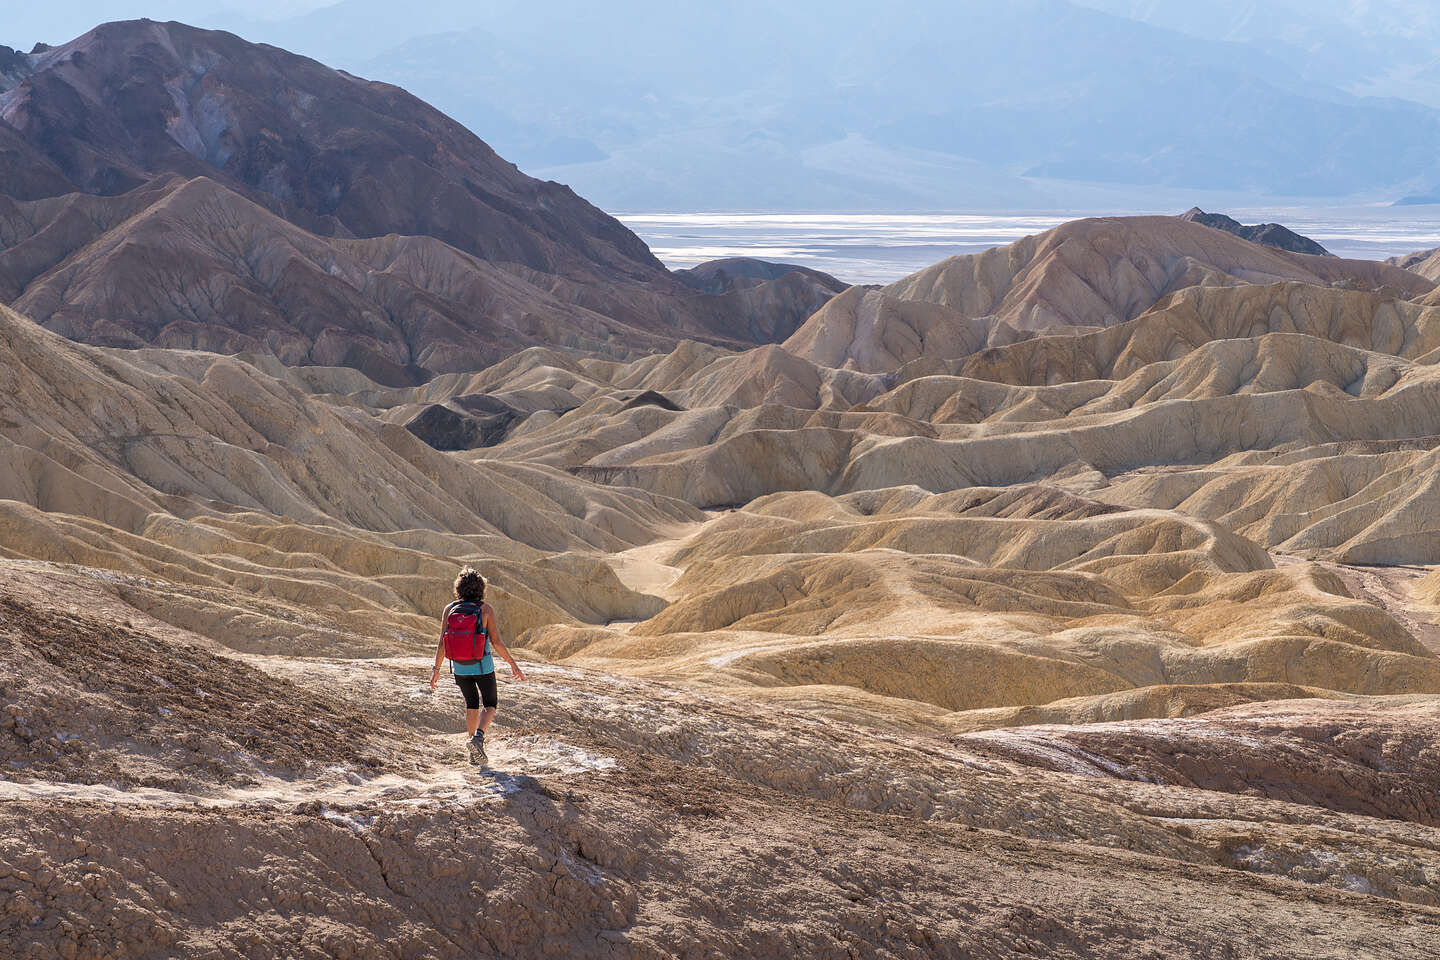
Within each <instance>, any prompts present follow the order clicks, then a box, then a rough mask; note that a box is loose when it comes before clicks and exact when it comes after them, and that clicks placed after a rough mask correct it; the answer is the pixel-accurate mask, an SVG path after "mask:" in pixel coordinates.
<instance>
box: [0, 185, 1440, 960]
mask: <svg viewBox="0 0 1440 960" xmlns="http://www.w3.org/2000/svg"><path fill="white" fill-rule="evenodd" d="M185 189H190V188H188V187H187V188H185ZM182 194H183V191H181V192H177V193H176V194H174V196H176V197H179V196H182ZM245 202H248V201H245ZM1194 231H1200V232H1201V233H1195V232H1194ZM347 242H350V243H352V244H353V245H354V247H355V249H357V250H358V249H360V248H361V247H363V246H364V243H363V242H360V241H347ZM357 256H359V254H357ZM1142 261H1143V262H1142ZM1142 266H1143V268H1144V269H1142ZM1146 271H1149V272H1146ZM992 273H993V276H992ZM962 275H963V277H962ZM1137 277H1138V278H1139V279H1137ZM927 278H928V279H927ZM965 278H971V279H975V282H976V283H979V282H980V280H983V281H984V283H985V284H988V286H986V287H985V290H986V291H988V292H984V296H983V297H981V299H982V300H984V301H985V303H987V304H989V305H988V306H986V307H985V308H984V310H985V311H986V312H978V311H974V310H970V309H969V308H967V307H963V304H964V303H967V302H969V300H967V299H966V298H972V297H980V296H981V292H983V291H981V292H977V291H979V287H973V286H967V284H969V283H970V279H965ZM976 278H978V279H976ZM942 281H943V282H942ZM1191 281H1193V282H1191ZM761 282H771V281H764V280H762V281H761ZM1073 283H1080V284H1081V285H1082V286H1085V287H1086V288H1087V289H1092V291H1099V293H1098V294H1097V296H1100V299H1101V300H1103V301H1105V304H1108V305H1105V306H1103V307H1095V304H1093V303H1092V304H1090V306H1086V305H1085V304H1084V303H1083V302H1081V301H1078V300H1076V301H1072V300H1071V299H1070V298H1069V297H1068V295H1067V294H1066V292H1065V291H1066V290H1067V289H1069V286H1070V285H1071V284H1073ZM748 289H750V288H749V287H746V286H744V285H743V284H741V285H739V286H737V288H736V289H734V290H731V291H730V293H731V294H734V293H744V292H746V291H747V290H748ZM947 290H948V291H951V293H948V294H947V293H945V292H944V291H947ZM1433 290H1434V287H1433V284H1432V283H1431V281H1429V280H1426V279H1424V278H1423V277H1421V276H1419V275H1417V274H1412V273H1406V272H1405V271H1403V270H1400V269H1399V268H1392V267H1382V266H1381V265H1378V264H1364V263H1357V262H1353V261H1344V260H1339V259H1336V258H1331V257H1304V256H1300V255H1294V254H1288V253H1284V252H1283V251H1276V250H1271V249H1268V248H1262V247H1259V246H1256V245H1254V244H1248V243H1246V242H1245V241H1243V240H1240V239H1238V238H1235V237H1231V236H1229V235H1228V234H1224V233H1220V232H1217V231H1214V230H1210V229H1208V228H1205V227H1201V226H1198V225H1195V224H1189V223H1185V222H1183V221H1177V220H1174V219H1173V218H1155V220H1154V221H1152V220H1151V219H1149V218H1141V219H1138V220H1118V221H1090V222H1085V223H1081V224H1078V225H1075V224H1072V225H1068V226H1067V227H1062V228H1060V229H1059V230H1057V231H1053V232H1052V233H1051V234H1048V235H1045V236H1042V237H1038V238H1032V239H1031V240H1027V241H1023V242H1021V243H1020V244H1016V245H1014V246H1013V247H1012V248H1010V249H1009V250H1008V251H1004V252H992V253H991V254H988V255H982V256H981V257H978V258H974V259H973V260H971V261H967V262H965V263H963V264H962V263H957V262H955V261H950V262H947V265H943V266H942V268H939V269H937V270H935V271H927V272H926V274H925V275H922V276H920V277H917V278H912V279H911V280H910V281H907V282H903V283H901V284H899V285H896V286H895V287H892V288H890V289H889V290H887V291H880V292H866V291H855V290H852V291H849V292H847V293H845V294H842V295H841V296H840V297H838V298H836V300H835V301H833V302H832V303H831V304H830V305H828V306H827V307H825V308H824V309H822V310H820V311H819V312H818V313H816V314H815V315H814V316H813V317H811V318H810V320H809V321H808V322H807V323H806V324H805V326H804V327H803V328H802V330H801V331H800V332H799V333H797V334H796V336H795V337H793V338H791V339H790V340H789V341H788V342H787V343H785V344H783V345H770V346H765V347H759V348H755V349H749V350H744V351H735V350H730V349H726V348H725V347H723V346H719V345H716V344H705V343H699V342H695V341H685V342H682V343H680V344H679V345H678V346H675V347H674V348H673V349H669V348H667V349H662V350H660V351H658V352H655V353H652V354H650V355H647V356H644V357H640V358H638V359H625V358H619V359H617V358H616V357H615V356H614V355H613V353H612V354H607V353H603V352H598V351H587V350H582V349H577V348H573V347H564V346H559V345H556V346H550V347H531V348H529V349H525V350H522V351H519V352H517V353H514V354H512V355H510V356H509V357H507V358H506V359H505V360H503V361H502V362H500V363H497V364H493V365H491V366H489V367H486V368H484V369H480V370H470V369H466V370H455V371H453V372H450V373H445V374H442V375H439V376H435V377H434V378H432V379H430V380H429V381H428V382H426V383H424V384H421V385H418V386H399V387H396V386H384V385H381V384H379V383H377V382H375V381H374V380H372V379H370V378H368V377H366V376H365V375H364V374H363V373H362V372H360V371H358V370H355V369H353V368H346V367H335V366H321V365H315V364H310V365H306V366H287V365H285V364H282V363H281V362H279V361H278V360H277V359H276V357H275V356H273V355H270V354H268V353H260V352H256V353H253V354H248V355H241V356H221V355H218V354H215V353H207V352H201V351H185V350H176V349H159V348H148V349H141V350H119V349H113V348H102V347H95V346H85V345H79V344H75V343H72V342H70V341H68V340H66V339H64V338H62V337H60V336H59V335H57V334H55V333H53V332H50V331H47V330H45V329H43V328H41V327H40V326H37V325H35V324H34V323H32V322H31V321H29V320H28V319H26V318H24V317H22V316H20V315H18V314H15V313H12V312H9V311H5V310H3V309H0V338H3V344H4V346H5V348H6V350H5V352H6V355H7V357H9V358H10V361H9V362H7V363H6V364H4V365H0V378H3V382H0V386H3V388H4V389H3V390H0V450H3V451H4V454H5V455H4V457H3V458H0V531H3V537H0V553H3V556H4V558H5V559H4V560H3V561H0V641H3V645H0V657H3V658H4V677H5V679H4V681H3V683H4V690H3V692H4V695H5V698H6V702H7V705H8V706H9V708H10V709H8V711H7V714H6V716H7V717H8V718H9V719H8V720H5V721H3V723H5V724H8V726H6V727H5V728H4V729H0V762H3V763H4V764H7V765H8V766H7V767H6V768H5V769H6V770H7V772H6V775H5V780H4V781H3V782H0V817H4V818H5V820H6V828H5V830H4V831H0V837H3V838H4V839H3V840H0V863H5V864H7V867H6V869H8V870H9V871H10V872H9V873H8V874H6V875H4V876H3V877H0V883H4V884H5V889H6V890H7V891H9V893H10V896H11V900H9V901H7V903H8V904H9V906H7V910H8V911H9V912H8V913H7V914H6V915H5V919H4V920H3V921H0V922H3V923H4V924H5V926H4V927H0V933H3V934H5V935H7V936H10V937H12V938H13V939H14V940H15V941H16V942H20V943H22V944H25V945H26V949H29V947H28V944H29V943H31V942H32V941H33V942H34V943H36V944H38V946H36V947H34V952H35V955H37V956H50V955H52V954H54V955H70V954H72V953H73V954H74V955H76V956H101V955H104V954H105V953H106V952H107V951H108V952H111V953H114V952H120V953H124V954H126V955H129V956H156V957H160V956H171V955H182V956H189V955H196V956H198V955H202V954H203V952H204V951H205V950H208V949H210V948H211V946H212V945H214V944H220V945H221V946H220V947H218V949H220V950H221V953H222V955H226V956H230V955H235V956H239V955H245V956H277V957H279V956H284V957H289V956H307V955H313V956H331V955H347V954H349V955H355V956H375V957H392V956H393V957H407V956H417V957H418V956H466V955H471V954H473V953H474V952H475V951H476V950H477V949H478V950H479V951H481V952H485V951H489V952H493V953H496V954H506V955H519V956H547V955H566V956H591V955H594V956H600V955H605V956H636V957H652V956H673V955H680V956H711V955H715V954H719V955H723V956H736V955H756V956H792V955H807V956H810V955H813V956H832V955H833V956H837V957H840V956H846V955H863V956H891V957H910V956H913V957H921V956H955V957H968V956H1000V957H1009V956H1026V955H1037V954H1038V955H1046V956H1056V957H1094V958H1101V957H1104V958H1110V957H1153V956H1156V955H1160V956H1198V957H1204V956H1210V957H1215V958H1221V957H1237V956H1258V957H1276V958H1280V957H1285V958H1291V957H1308V956H1316V957H1337V958H1339V957H1355V956H1360V957H1393V956H1397V955H1398V956H1407V957H1409V956H1416V957H1424V956H1428V955H1434V953H1435V951H1434V947H1433V945H1434V943H1435V942H1436V941H1437V937H1436V933H1437V932H1440V931H1437V929H1436V923H1437V920H1440V914H1437V913H1436V910H1437V909H1440V863H1437V862H1436V860H1435V850H1437V849H1440V836H1437V835H1436V833H1435V831H1436V829H1437V827H1440V821H1437V817H1440V812H1437V809H1436V806H1435V803H1434V801H1433V799H1432V798H1433V797H1435V796H1436V795H1440V769H1437V767H1436V757H1437V756H1440V713H1437V710H1440V706H1437V704H1440V656H1437V653H1440V626H1437V624H1436V621H1437V618H1440V606H1437V604H1440V585H1437V584H1440V574H1437V573H1436V572H1435V571H1434V570H1433V567H1434V566H1435V565H1437V564H1440V506H1437V504H1440V500H1437V496H1436V491H1435V482H1436V481H1435V477H1436V476H1437V471H1436V469H1435V466H1436V465H1435V457H1436V452H1435V451H1436V445H1437V439H1436V438H1437V437H1440V380H1437V377H1436V373H1435V370H1436V366H1435V361H1436V359H1437V358H1440V325H1437V322H1436V320H1437V314H1436V310H1437V309H1440V308H1437V306H1436V302H1435V296H1436V295H1435V293H1434V292H1433ZM1106 291H1108V292H1106ZM931 294H934V296H932V297H931V299H929V300H927V299H916V297H920V296H922V295H924V296H930V295H931ZM942 294H943V296H942ZM952 294H953V296H952ZM1101 294H1103V296H1101ZM1111 294H1114V296H1113V297H1111ZM724 295H729V294H724ZM944 297H950V299H949V300H948V301H947V302H932V301H934V300H942V301H943V300H944ZM876 298H879V299H876ZM907 298H908V299H907ZM1107 298H1109V299H1107ZM1112 301H1113V302H1112ZM977 302H978V301H977ZM1045 303H1062V304H1071V305H1072V306H1073V307H1074V310H1075V311H1076V312H1075V313H1074V314H1073V316H1069V317H1068V319H1066V320H1065V322H1051V320H1050V319H1046V316H1045V315H1044V311H1043V309H1040V307H1042V306H1043V304H1045ZM957 305H959V306H957ZM1091 307H1095V309H1091ZM1037 310H1038V312H1037ZM1097 311H1098V312H1097ZM1106 311H1109V312H1106ZM1002 314H1004V315H1003V316H1002ZM1026 317H1029V318H1031V320H1036V318H1038V320H1037V322H1035V323H1030V322H1029V321H1026V320H1025V319H1024V318H1026ZM1027 324H1028V325H1027ZM442 448H443V449H442ZM460 562H471V563H475V564H477V565H479V566H480V567H482V569H483V570H484V571H485V572H486V573H487V575H489V576H490V577H491V582H492V586H491V595H490V596H491V599H492V600H493V601H494V603H495V604H496V606H497V608H498V610H499V611H500V615H501V620H502V624H503V625H504V629H505V633H506V636H507V638H508V639H509V640H510V641H512V643H513V645H514V646H515V647H516V648H517V649H519V651H520V656H521V659H522V660H523V661H524V662H525V663H526V665H527V669H528V670H530V672H531V673H532V674H533V681H534V682H533V683H531V684H524V685H520V684H512V685H507V686H505V687H504V688H503V693H502V697H503V699H504V702H505V711H504V713H503V714H502V720H501V726H499V727H497V728H496V730H497V732H496V737H495V740H494V744H495V750H494V754H495V757H496V761H497V763H496V772H495V773H493V774H489V775H481V774H477V773H476V772H474V771H472V770H471V769H470V768H469V767H468V766H458V765H457V761H458V760H460V759H461V758H460V756H459V750H458V742H457V740H456V737H455V734H454V731H455V729H456V725H457V720H458V716H459V713H458V700H457V698H456V696H455V694H454V692H453V690H451V689H449V687H448V685H447V686H445V687H442V689H441V691H439V692H438V693H437V694H434V695H431V694H430V693H429V692H428V690H427V689H426V688H424V687H423V686H422V684H421V681H422V680H423V679H424V678H425V676H426V674H427V669H426V663H427V659H428V657H429V656H431V655H432V654H433V650H434V643H435V636H434V632H435V620H434V617H435V614H436V612H437V610H438V609H439V608H440V606H441V605H442V604H443V603H444V601H445V599H446V597H447V594H446V590H447V584H448V582H449V580H450V578H451V577H452V576H453V574H454V571H455V569H456V566H457V565H458V564H459V563H460ZM72 635H80V636H83V637H84V638H85V640H84V642H83V643H67V640H66V638H67V637H69V636H72ZM216 674H223V675H225V676H228V677H230V678H231V680H230V683H229V687H228V693H224V694H223V696H224V697H227V698H228V699H227V701H226V714H225V717H224V718H223V720H217V721H215V722H208V721H207V717H209V715H210V713H211V712H212V711H213V710H214V709H215V706H214V704H213V700H214V699H215V698H216V697H217V696H221V695H222V694H221V692H220V691H217V690H216V689H215V688H214V684H213V682H211V681H210V680H209V678H210V677H212V676H213V675H216ZM67 693H68V696H69V700H67V701H66V703H67V705H68V706H67V707H66V708H63V709H62V708H61V707H60V706H58V705H57V700H59V699H62V698H63V697H65V695H66V694H67ZM176 836H180V837H183V838H184V840H183V842H169V841H168V839H166V838H173V837H176ZM77 837H78V838H81V839H76V838H77ZM216 862H223V863H225V864H227V865H229V867H230V869H229V870H228V871H216V870H214V869H211V868H209V867H207V868H205V869H204V870H202V869H201V868H200V867H198V866H197V865H198V864H212V865H213V864H214V863H216ZM9 864H14V866H9ZM1097 878H1098V879H1097ZM96 891H100V893H99V894H98V895H97V894H96ZM777 891H778V893H777ZM109 897H113V898H114V902H118V903H123V904H127V906H126V907H125V909H124V910H123V911H119V912H117V911H116V910H115V909H113V908H112V907H110V906H109V904H110V903H111V900H110V899H107V898H109ZM456 902H463V903H465V904H466V906H465V908H464V909H454V908H452V905H453V904H454V903H456ZM1197 904H1198V905H1204V906H1203V908H1202V907H1197ZM477 944H478V945H479V946H478V947H477ZM1427 951H1428V952H1427Z"/></svg>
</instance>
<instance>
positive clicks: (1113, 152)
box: [234, 0, 1440, 211]
mask: <svg viewBox="0 0 1440 960" xmlns="http://www.w3.org/2000/svg"><path fill="white" fill-rule="evenodd" d="M1287 2H1288V0H1287ZM1175 6H1177V5H1156V4H1150V3H1135V2H1130V0H1089V2H1084V0H1077V2H1065V0H1016V2H1010V3H1005V4H992V3H984V2H980V0H958V2H954V3H947V4H937V3H930V2H922V0H902V2H899V3H895V4H885V5H873V4H861V3H859V2H856V0H839V2H835V3H828V2H827V3H821V2H819V0H796V2H794V3H786V4H783V5H778V6H777V5H771V4H762V3H760V2H758V0H739V2H736V3H731V4H726V5H723V6H721V5H714V6H707V7H690V8H687V9H686V12H685V16H683V17H680V16H675V15H674V13H673V11H672V10H671V9H670V8H669V6H668V5H666V4H663V3H660V2H658V0H617V3H615V4H607V5H603V6H598V5H592V4H584V3H580V2H578V0H557V2H556V3H551V4H545V5H544V6H543V8H538V9H537V8H536V7H535V6H534V5H524V4H519V3H516V2H514V0H489V2H485V3H476V4H460V3H448V2H440V3H433V4H426V5H423V6H422V7H419V8H415V9H412V8H409V7H400V6H396V5H394V4H389V3H383V2H380V0H342V2H340V3H338V4H336V5H334V6H331V7H326V8H324V9H321V10H317V11H312V12H309V13H306V14H304V15H302V16H298V17H294V18H291V19H288V20H281V21H237V22H235V23H234V26H235V27H236V28H237V29H239V30H240V31H241V32H242V33H244V34H245V35H246V36H248V37H250V38H251V39H262V40H267V41H270V42H275V43H279V44H281V45H283V46H285V47H286V48H287V49H294V50H297V51H299V52H303V53H307V54H310V55H313V56H317V57H319V58H321V59H323V60H325V61H326V62H329V63H334V64H337V65H339V66H343V67H345V68H346V69H348V70H351V71H353V72H356V73H358V74H360V75H363V76H367V77H373V78H378V79H384V80H387V81H390V82H393V83H397V84H400V85H401V86H403V87H405V88H406V89H407V90H410V91H411V92H413V93H415V94H416V95H418V96H420V97H422V98H424V99H426V100H427V101H429V102H431V103H434V104H435V105H436V106H438V107H439V108H440V109H442V110H444V111H446V112H447V113H449V114H450V115H452V116H454V117H455V118H456V119H458V120H460V121H461V122H462V123H464V124H466V125H467V126H469V127H470V128H471V129H473V130H475V131H476V132H477V133H479V134H480V135H481V136H483V137H485V138H486V139H487V140H488V141H490V142H492V143H494V144H496V145H497V146H498V147H499V149H500V150H501V152H502V153H504V154H505V155H506V156H508V157H511V158H513V159H514V160H515V161H516V162H517V163H519V165H520V166H521V167H522V168H523V169H525V170H527V171H528V172H531V173H533V174H536V175H539V176H542V177H547V178H553V179H557V180H560V181H562V182H565V183H568V184H570V185H571V186H573V187H574V188H575V189H576V190H577V191H579V192H580V193H581V194H583V195H584V196H587V197H589V198H590V199H592V200H593V201H594V202H596V203H598V204H599V205H600V206H602V207H604V208H606V209H610V210H631V211H638V210H646V209H651V210H658V209H671V210H697V209H709V210H722V209H723V210H736V209H748V210H754V209H795V210H800V209H810V210H815V209H830V210H835V209H855V210H858V209H884V210H941V209H962V208H969V209H981V208H983V209H999V208H1005V209H1011V210H1014V209H1040V208H1047V209H1063V208H1066V207H1072V208H1073V207H1075V206H1081V205H1084V202H1085V199H1091V198H1097V197H1100V198H1107V200H1106V202H1105V203H1104V204H1102V205H1122V206H1125V207H1128V208H1131V209H1135V208H1137V207H1144V206H1146V205H1147V204H1148V205H1150V206H1152V207H1158V208H1162V209H1163V208H1172V209H1173V208H1177V200H1178V199H1179V197H1178V194H1179V193H1180V192H1183V191H1196V192H1199V191H1209V192H1211V194H1212V196H1211V199H1212V200H1215V199H1217V198H1218V197H1224V198H1228V199H1225V200H1223V201H1219V202H1226V203H1235V202H1236V198H1244V200H1248V201H1250V202H1255V201H1260V200H1264V201H1275V200H1279V199H1286V198H1289V199H1297V200H1298V199H1305V200H1309V201H1317V202H1327V201H1335V200H1341V199H1345V200H1351V199H1355V198H1360V197H1363V198H1366V199H1370V200H1374V199H1396V198H1399V197H1401V196H1405V195H1415V194H1425V193H1427V192H1428V191H1430V190H1431V188H1432V187H1433V185H1434V184H1436V183H1440V164H1437V159H1440V111H1437V109H1436V107H1437V106H1440V83H1436V84H1434V85H1433V86H1434V91H1433V92H1434V94H1435V95H1434V96H1433V97H1430V98H1429V100H1430V102H1429V103H1428V104H1427V103H1422V102H1413V101H1408V100H1401V99H1395V98H1394V97H1393V96H1392V95H1391V94H1393V93H1394V92H1396V91H1399V92H1401V93H1402V94H1404V95H1414V96H1424V95H1426V93H1427V91H1429V90H1430V86H1428V85H1427V84H1428V81H1427V82H1420V81H1419V80H1416V81H1415V82H1413V83H1408V82H1404V81H1405V78H1406V77H1410V78H1415V77H1419V76H1421V74H1423V73H1424V71H1425V70H1426V69H1428V68H1426V67H1424V65H1423V64H1424V62H1425V61H1424V60H1423V51H1424V50H1425V49H1427V47H1426V39H1425V38H1426V37H1427V36H1429V34H1427V33H1425V29H1426V28H1425V27H1424V24H1423V23H1421V24H1418V25H1417V26H1416V28H1415V32H1414V35H1412V36H1411V37H1409V38H1408V39H1406V38H1403V37H1400V35H1399V30H1400V27H1399V26H1397V25H1395V24H1392V23H1391V22H1390V21H1391V20H1395V21H1397V23H1398V22H1399V21H1398V14H1395V11H1394V10H1390V14H1395V15H1394V16H1391V17H1390V20H1386V19H1384V16H1386V14H1385V10H1386V9H1389V8H1396V9H1399V8H1401V7H1403V6H1404V5H1403V4H1398V3H1395V2H1391V3H1388V4H1380V5H1375V4H1366V5H1364V6H1365V7H1366V8H1367V9H1370V8H1374V9H1377V10H1379V11H1380V12H1378V13H1375V14H1374V15H1373V16H1371V18H1370V20H1373V21H1374V23H1372V24H1371V27H1370V28H1369V29H1368V32H1367V30H1366V29H1361V28H1360V27H1358V26H1357V24H1364V23H1369V22H1370V20H1367V19H1366V16H1367V15H1366V14H1364V13H1363V11H1362V12H1359V13H1357V12H1356V11H1357V10H1359V7H1358V6H1356V5H1348V4H1339V3H1334V2H1330V3H1327V4H1325V5H1324V9H1323V10H1321V11H1319V12H1318V13H1316V14H1314V15H1310V16H1307V12H1306V11H1307V10H1309V9H1310V8H1305V9H1301V7H1300V5H1298V4H1288V6H1286V9H1287V10H1290V7H1294V9H1293V10H1290V12H1289V13H1287V14H1285V15H1284V17H1280V16H1279V15H1277V14H1275V12H1274V11H1273V10H1270V11H1269V12H1268V13H1267V8H1266V5H1265V4H1258V5H1257V4H1254V3H1245V2H1242V0H1227V3H1225V4H1222V9H1221V10H1219V11H1218V12H1217V13H1216V15H1215V16H1214V17H1208V16H1207V17H1201V16H1199V15H1198V14H1196V15H1194V16H1182V15H1180V14H1179V13H1175V12H1174V11H1170V12H1168V13H1167V12H1166V11H1167V10H1168V8H1169V7H1175ZM1094 7H1103V8H1105V9H1092V8H1094ZM1162 7H1165V9H1162ZM1332 7H1333V8H1335V9H1331V8H1332ZM1382 8H1383V9H1382ZM1282 21H1283V22H1284V23H1289V24H1291V25H1292V27H1293V29H1291V30H1289V31H1288V32H1286V31H1283V30H1281V26H1280V25H1281V23H1282ZM1387 24H1388V25H1387ZM1307 57H1311V58H1312V59H1313V63H1312V64H1311V68H1309V69H1303V70H1302V69H1301V68H1300V67H1301V66H1303V65H1304V64H1305V63H1306V62H1307V60H1306V58H1307ZM1387 58H1388V59H1387ZM1327 64H1333V65H1335V66H1333V68H1332V67H1331V66H1326V65H1327ZM1339 64H1350V65H1349V66H1347V67H1345V68H1344V69H1341V68H1340V66H1338V65H1339ZM1376 94H1386V95H1385V96H1377V95H1376ZM1377 144H1383V145H1384V149H1376V145H1377ZM1077 198H1081V199H1077ZM1242 202H1243V201H1242Z"/></svg>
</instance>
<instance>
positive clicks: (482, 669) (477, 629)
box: [430, 567, 525, 765]
mask: <svg viewBox="0 0 1440 960" xmlns="http://www.w3.org/2000/svg"><path fill="white" fill-rule="evenodd" d="M492 650H498V651H499V652H500V656H502V657H504V658H505V662H506V663H508V664H510V676H512V677H514V678H515V679H516V680H524V679H525V674H524V672H523V671H522V670H521V669H520V665H519V664H517V663H516V662H515V658H514V657H512V656H510V651H509V650H507V649H505V643H504V642H503V641H502V640H501V639H500V625H499V624H498V623H496V622H495V608H494V607H492V606H490V604H488V603H486V602H485V578H484V577H482V576H480V574H479V573H477V572H476V571H475V569H474V568H472V567H466V568H465V569H463V570H461V571H460V575H459V576H458V577H456V578H455V602H453V603H451V604H450V605H449V606H448V607H446V608H445V612H444V613H443V614H441V616H440V645H439V646H438V647H436V649H435V669H434V670H432V671H431V672H430V689H431V690H434V689H435V684H437V683H439V682H440V664H441V662H442V661H443V660H444V659H445V658H446V657H449V658H450V669H451V672H453V673H454V674H455V685H456V686H457V687H459V688H460V693H461V694H463V695H464V697H465V733H466V735H467V736H469V738H470V762H471V763H473V764H477V765H479V764H484V763H486V762H487V761H488V760H489V758H488V757H487V756H486V755H485V731H486V730H488V729H489V727H490V721H492V720H494V719H495V708H496V707H497V706H499V703H500V695H499V693H498V692H497V690H496V687H495V658H494V655H493V653H492ZM482 700H483V701H484V703H485V709H484V710H481V709H480V703H481V701H482Z"/></svg>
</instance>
